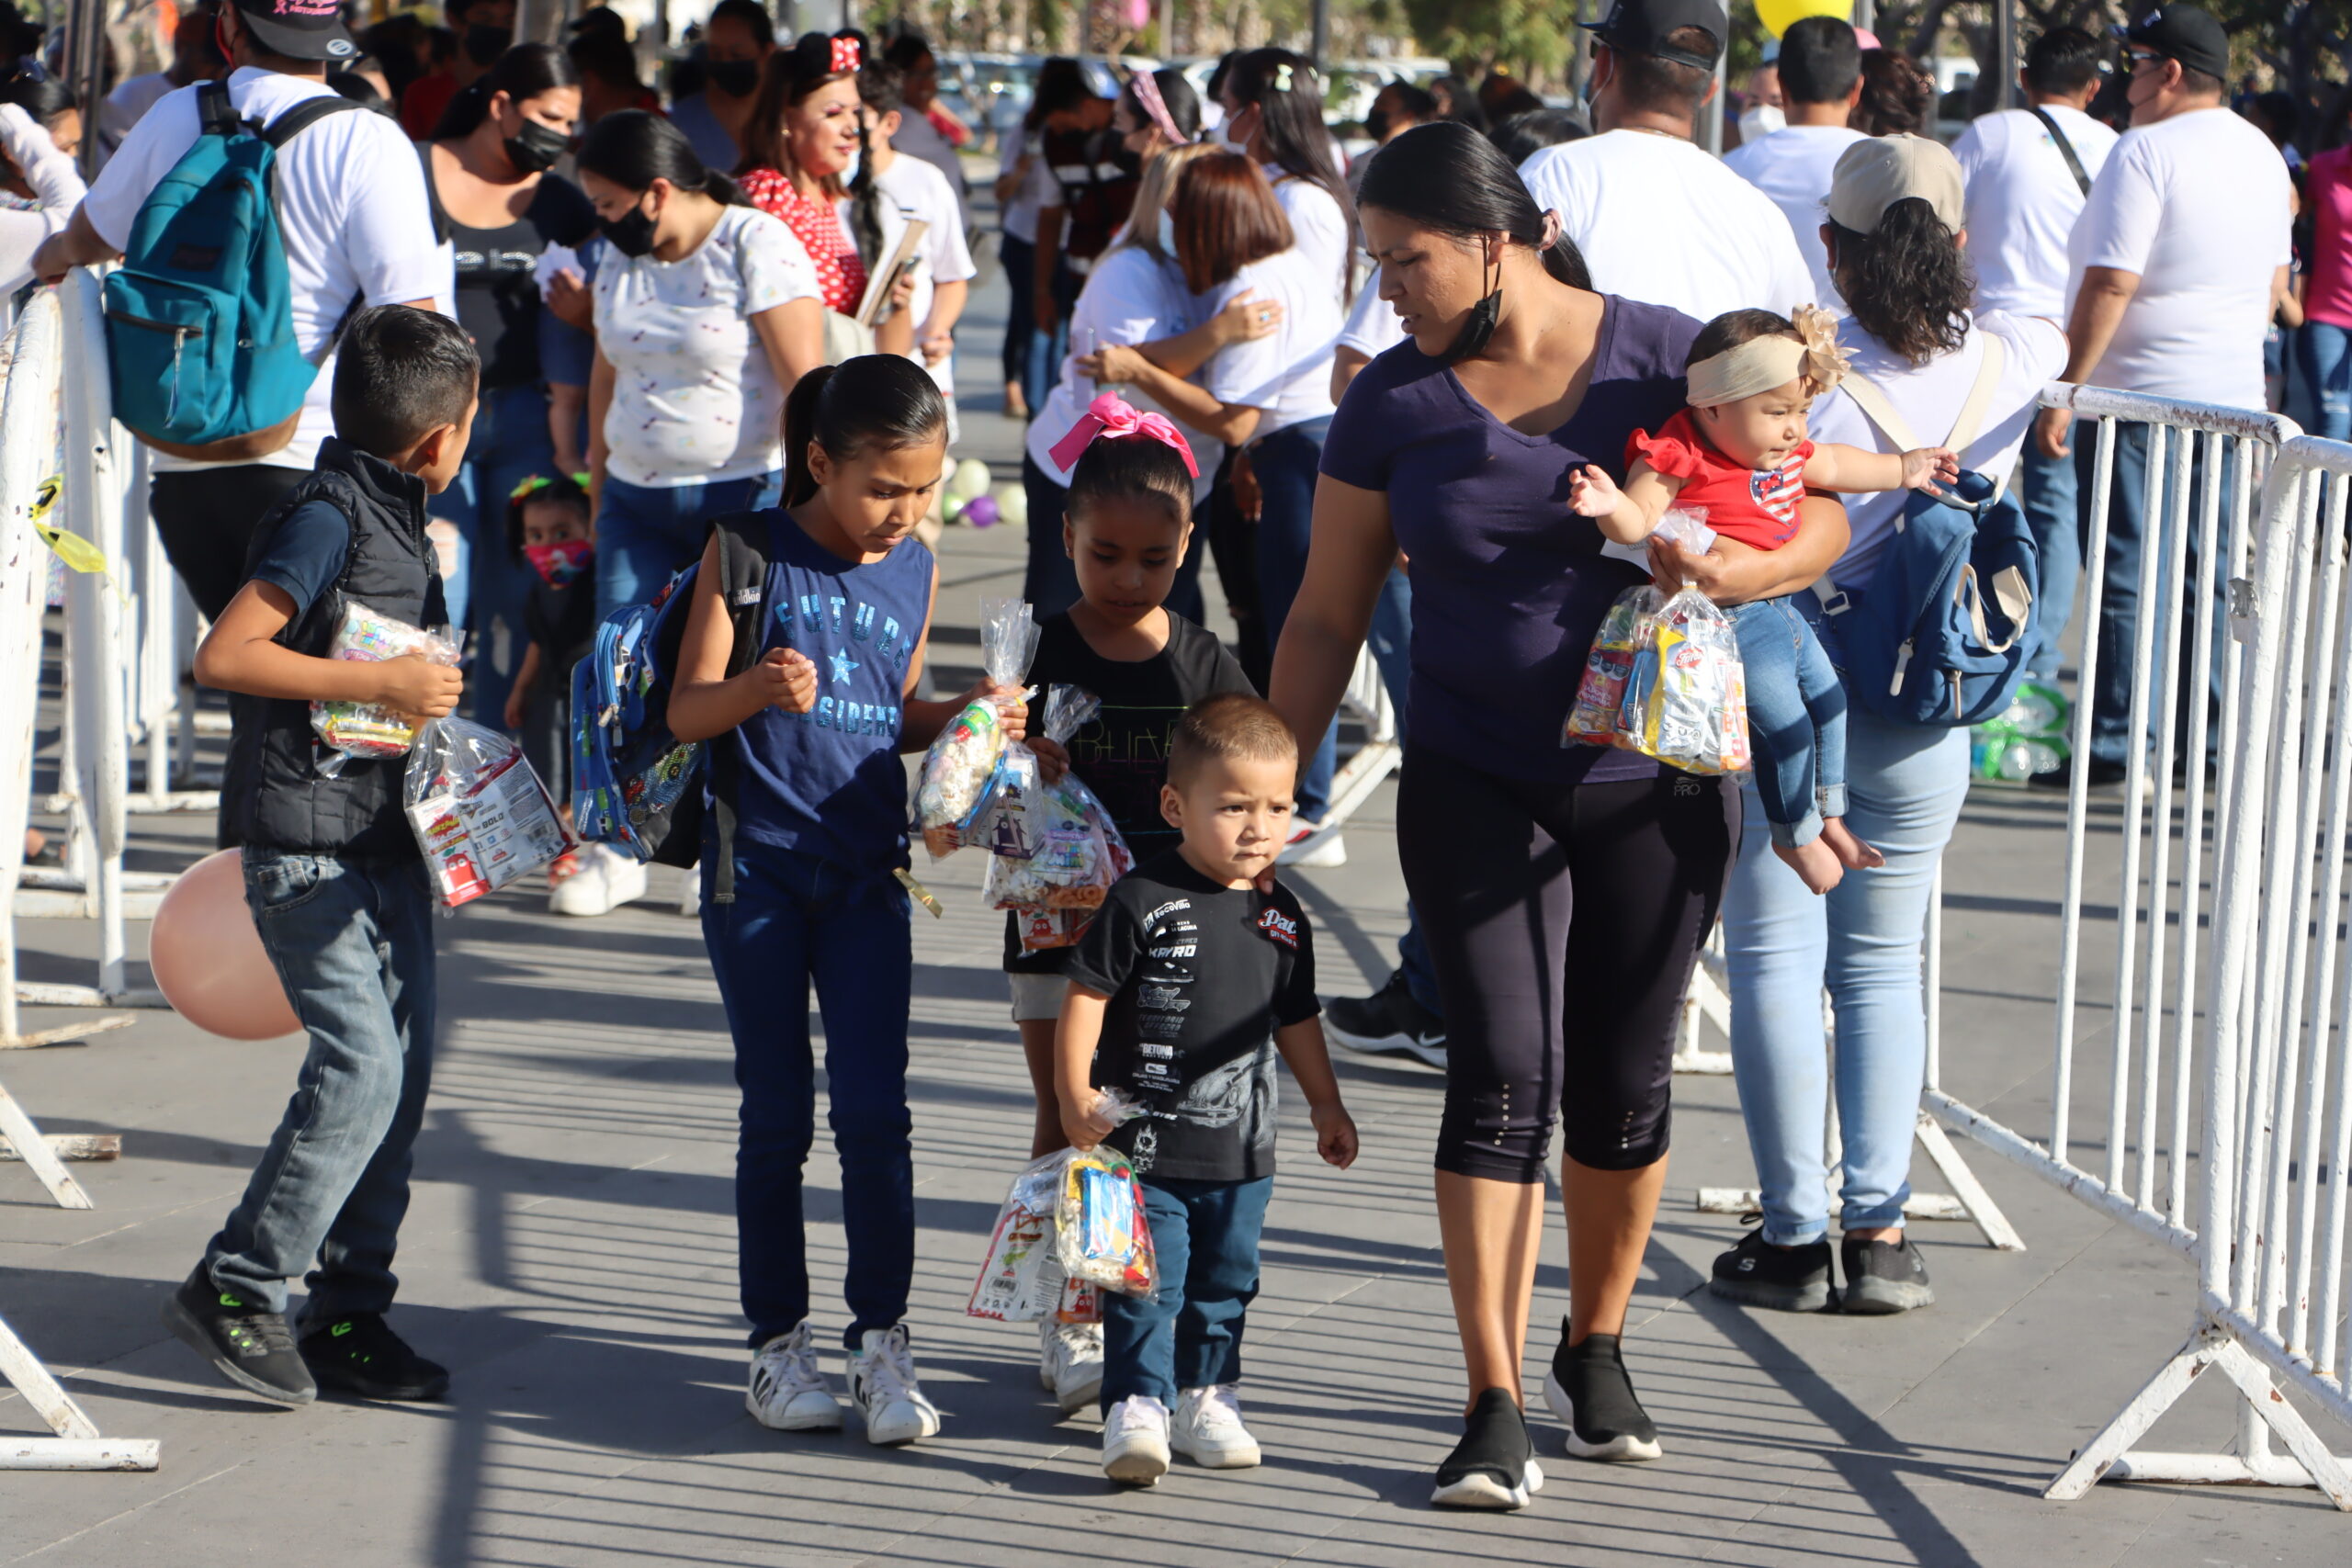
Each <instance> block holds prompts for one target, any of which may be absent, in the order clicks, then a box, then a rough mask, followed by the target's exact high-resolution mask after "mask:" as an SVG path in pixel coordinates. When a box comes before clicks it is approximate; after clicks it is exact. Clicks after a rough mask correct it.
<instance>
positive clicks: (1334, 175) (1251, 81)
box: [1225, 49, 1361, 299]
mask: <svg viewBox="0 0 2352 1568" xmlns="http://www.w3.org/2000/svg"><path fill="white" fill-rule="evenodd" d="M1285 82H1287V83H1288V84H1289V85H1288V86H1284V85H1283V83H1285ZM1225 90H1226V91H1227V93H1229V94H1231V95H1232V96H1233V98H1234V100H1235V101H1236V102H1238V103H1239V104H1241V105H1243V106H1244V107H1247V106H1249V105H1250V104H1255V105H1257V106H1258V107H1259V110H1260V111H1261V112H1260V114H1259V117H1258V118H1259V124H1260V127H1261V131H1260V134H1261V135H1263V136H1264V137H1265V139H1266V151H1267V152H1271V153H1272V154H1273V164H1274V167H1275V168H1278V169H1280V170H1282V171H1283V173H1284V174H1287V175H1293V176H1295V178H1298V179H1302V180H1306V181H1307V182H1308V183H1309V184H1311V185H1317V186H1322V187H1323V190H1324V193H1325V194H1326V195H1328V196H1329V197H1330V198H1331V199H1332V200H1333V201H1336V202H1338V203H1339V204H1340V216H1341V217H1342V218H1343V219H1344V220H1346V221H1347V225H1348V243H1347V247H1346V249H1345V250H1343V251H1342V252H1341V253H1340V296H1341V298H1342V299H1354V297H1355V288H1354V284H1355V268H1354V262H1355V254H1356V251H1357V249H1358V248H1359V246H1360V243H1361V234H1360V232H1359V231H1358V230H1357V228H1356V207H1355V202H1354V201H1353V200H1352V199H1351V198H1350V197H1349V194H1348V186H1347V182H1346V181H1345V180H1343V179H1341V178H1340V167H1339V165H1338V164H1335V163H1333V162H1332V160H1331V132H1330V130H1329V127H1327V126H1325V125H1324V123H1323V78H1322V76H1321V75H1320V74H1319V73H1317V71H1316V69H1315V66H1314V64H1313V62H1310V61H1309V60H1308V59H1307V58H1306V56H1305V55H1303V54H1294V53H1292V52H1291V51H1289V50H1286V49H1253V50H1251V51H1250V52H1249V53H1247V54H1245V55H1243V56H1242V57H1241V58H1240V59H1238V60H1237V61H1235V62H1233V70H1232V72H1231V73H1229V74H1228V75H1227V77H1226V79H1225Z"/></svg>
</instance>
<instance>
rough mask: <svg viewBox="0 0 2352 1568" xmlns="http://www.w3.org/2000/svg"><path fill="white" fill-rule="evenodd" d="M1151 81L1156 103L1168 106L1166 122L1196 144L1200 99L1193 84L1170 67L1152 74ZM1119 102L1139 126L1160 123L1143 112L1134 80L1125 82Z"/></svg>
mask: <svg viewBox="0 0 2352 1568" xmlns="http://www.w3.org/2000/svg"><path fill="white" fill-rule="evenodd" d="M1151 81H1152V85H1154V86H1156V87H1158V88H1159V101H1160V102H1161V103H1163V104H1165V105H1167V106H1168V118H1170V119H1172V120H1174V121H1175V122H1176V129H1177V130H1181V131H1182V132H1183V133H1184V140H1185V141H1199V140H1200V136H1201V96H1200V95H1199V94H1198V93H1195V92H1193V84H1192V83H1190V82H1188V81H1186V80H1185V79H1184V73H1182V71H1179V70H1177V69H1176V68H1175V67H1174V66H1172V65H1170V66H1165V67H1163V68H1162V69H1160V70H1158V71H1155V72H1153V73H1151ZM1119 102H1120V103H1122V104H1124V105H1125V106H1126V110H1127V112H1128V113H1129V114H1131V115H1133V116H1135V118H1136V119H1137V120H1138V121H1140V122H1141V123H1143V124H1146V125H1158V124H1159V121H1158V120H1155V119H1153V118H1151V116H1150V114H1149V113H1148V112H1147V111H1146V110H1145V108H1144V107H1143V100H1142V99H1141V98H1139V97H1137V96H1136V84H1135V78H1134V77H1132V76H1130V77H1129V78H1127V85H1125V86H1124V87H1122V88H1120V89H1119ZM1163 134H1165V133H1164V132H1163Z"/></svg>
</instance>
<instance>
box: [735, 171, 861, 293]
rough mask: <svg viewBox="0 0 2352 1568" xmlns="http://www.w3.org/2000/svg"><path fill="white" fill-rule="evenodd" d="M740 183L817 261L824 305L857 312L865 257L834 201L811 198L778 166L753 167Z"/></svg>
mask: <svg viewBox="0 0 2352 1568" xmlns="http://www.w3.org/2000/svg"><path fill="white" fill-rule="evenodd" d="M736 183H737V184H738V185H739V186H741V187H742V191H743V199H744V200H746V201H748V202H750V203H751V204H752V206H753V207H756V208H758V209H760V210H761V211H763V212H764V213H766V214H768V215H769V216H770V217H772V218H781V219H783V220H784V221H785V226H786V227H787V228H789V229H790V230H791V231H793V233H794V234H795V235H797V237H798V238H799V241H800V248H801V249H802V250H805V251H807V252H808V253H809V260H810V261H811V262H814V263H815V264H816V266H817V287H818V288H819V289H820V290H821V291H822V292H823V294H824V296H825V309H827V310H839V311H840V312H841V313H842V315H844V316H851V315H855V314H856V313H857V304H858V301H859V300H860V299H864V298H865V260H864V258H862V257H861V256H859V254H857V247H856V246H855V245H853V244H851V243H849V236H848V235H846V234H844V233H842V220H841V216H840V214H839V213H837V212H836V211H834V209H833V204H832V203H831V202H830V201H810V200H809V199H807V198H806V197H803V196H802V195H801V194H800V193H799V192H798V191H797V190H795V189H793V188H792V176H791V175H786V174H784V173H782V172H781V171H779V170H775V169H753V170H752V172H751V173H750V174H748V175H743V176H742V177H741V179H740V180H738V181H737V182H736Z"/></svg>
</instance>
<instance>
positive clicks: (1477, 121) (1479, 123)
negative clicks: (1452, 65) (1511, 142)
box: [1429, 76, 1487, 132]
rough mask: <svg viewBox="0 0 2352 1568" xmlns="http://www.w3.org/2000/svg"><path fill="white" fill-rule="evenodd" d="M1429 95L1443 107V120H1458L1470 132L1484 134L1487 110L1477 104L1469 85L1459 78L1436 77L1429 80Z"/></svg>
mask: <svg viewBox="0 0 2352 1568" xmlns="http://www.w3.org/2000/svg"><path fill="white" fill-rule="evenodd" d="M1429 89H1430V95H1431V96H1434V97H1435V98H1436V99H1437V100H1438V102H1439V103H1440V104H1442V106H1444V109H1443V112H1444V114H1445V118H1448V119H1452V120H1459V121H1461V122H1462V123H1463V124H1464V125H1466V126H1468V127H1469V128H1470V129H1471V130H1476V131H1480V132H1484V131H1485V130H1486V129H1487V110H1486V108H1485V107H1484V106H1483V105H1481V104H1480V103H1479V102H1478V95H1477V93H1476V91H1474V90H1473V89H1472V88H1471V85H1470V84H1469V83H1467V82H1465V81H1464V80H1463V79H1462V78H1461V77H1459V76H1438V77H1433V78H1431V79H1430V84H1429Z"/></svg>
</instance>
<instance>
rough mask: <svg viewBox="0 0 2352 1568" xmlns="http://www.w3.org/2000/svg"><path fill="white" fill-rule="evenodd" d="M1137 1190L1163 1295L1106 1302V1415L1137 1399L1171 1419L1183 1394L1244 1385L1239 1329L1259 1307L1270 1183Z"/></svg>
mask: <svg viewBox="0 0 2352 1568" xmlns="http://www.w3.org/2000/svg"><path fill="white" fill-rule="evenodd" d="M1142 1185H1143V1208H1144V1216H1145V1219H1146V1220H1147V1222H1148V1224H1150V1226H1151V1246H1152V1251H1153V1252H1154V1254H1155V1255H1156V1256H1157V1258H1158V1259H1159V1289H1158V1290H1155V1291H1154V1292H1152V1293H1151V1294H1150V1295H1148V1296H1124V1295H1121V1294H1119V1293H1118V1292H1115V1291H1105V1292H1103V1409H1104V1410H1106V1411H1107V1410H1109V1409H1110V1408H1111V1406H1113V1405H1114V1404H1118V1403H1119V1401H1121V1400H1123V1399H1125V1398H1128V1397H1129V1396H1131V1395H1134V1394H1138V1393H1148V1394H1149V1395H1150V1396H1151V1397H1152V1398H1154V1399H1157V1400H1158V1401H1159V1403H1160V1404H1165V1405H1168V1406H1170V1408H1171V1409H1172V1408H1173V1407H1174V1406H1175V1404H1176V1398H1177V1395H1179V1394H1181V1393H1183V1391H1184V1390H1186V1389H1188V1388H1208V1387H1211V1386H1213V1385H1215V1384H1217V1383H1227V1382H1240V1381H1241V1330H1242V1319H1243V1316H1244V1314H1247V1313H1248V1312H1249V1310H1250V1303H1251V1302H1252V1301H1254V1300H1256V1299H1257V1295H1258V1235H1259V1233H1260V1232H1261V1231H1262V1230H1263V1229H1264V1228H1265V1225H1266V1201H1267V1200H1268V1199H1269V1198H1272V1196H1273V1194H1274V1179H1273V1178H1272V1177H1271V1176H1261V1177H1260V1178H1258V1179H1256V1180H1255V1181H1175V1180H1169V1179H1162V1178H1159V1177H1145V1178H1143V1179H1142Z"/></svg>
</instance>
